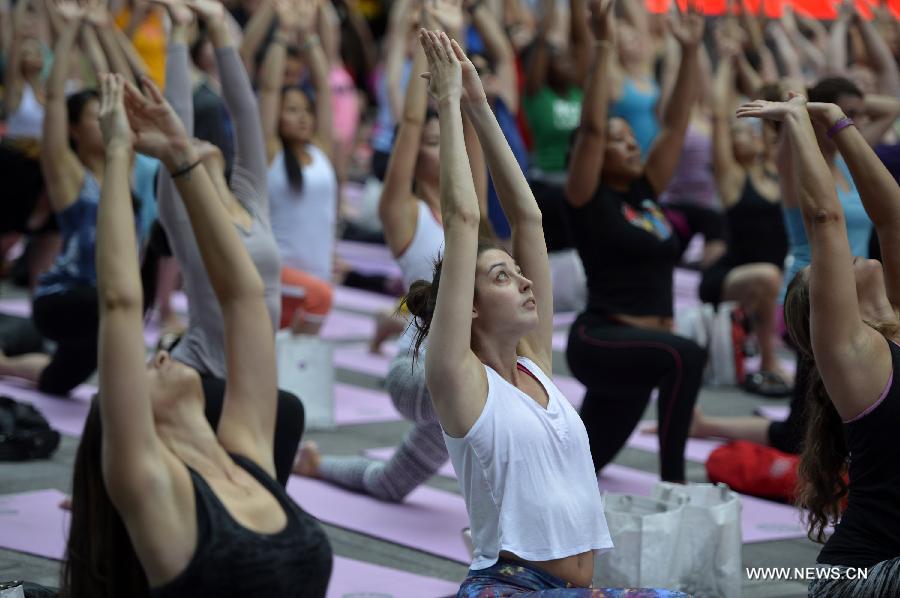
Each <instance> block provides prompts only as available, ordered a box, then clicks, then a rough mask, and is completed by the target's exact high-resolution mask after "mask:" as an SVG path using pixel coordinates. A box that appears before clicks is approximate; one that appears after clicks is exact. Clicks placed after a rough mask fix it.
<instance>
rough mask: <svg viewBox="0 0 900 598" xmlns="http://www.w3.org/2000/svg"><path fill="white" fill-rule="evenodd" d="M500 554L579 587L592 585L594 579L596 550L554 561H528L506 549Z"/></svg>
mask: <svg viewBox="0 0 900 598" xmlns="http://www.w3.org/2000/svg"><path fill="white" fill-rule="evenodd" d="M500 556H501V557H502V558H505V559H509V560H511V561H519V562H520V563H524V564H526V565H528V566H529V567H533V568H535V569H540V570H541V571H545V572H547V573H549V574H550V575H553V576H554V577H558V578H560V579H562V580H565V581H567V582H569V583H570V584H572V585H574V586H576V587H579V588H589V587H591V583H592V582H593V580H594V552H593V551H592V550H589V551H587V552H582V553H581V554H575V555H572V556H567V557H565V558H562V559H554V560H552V561H527V560H525V559H521V558H519V557H517V556H516V555H514V554H513V553H511V552H507V551H505V550H503V551H501V552H500Z"/></svg>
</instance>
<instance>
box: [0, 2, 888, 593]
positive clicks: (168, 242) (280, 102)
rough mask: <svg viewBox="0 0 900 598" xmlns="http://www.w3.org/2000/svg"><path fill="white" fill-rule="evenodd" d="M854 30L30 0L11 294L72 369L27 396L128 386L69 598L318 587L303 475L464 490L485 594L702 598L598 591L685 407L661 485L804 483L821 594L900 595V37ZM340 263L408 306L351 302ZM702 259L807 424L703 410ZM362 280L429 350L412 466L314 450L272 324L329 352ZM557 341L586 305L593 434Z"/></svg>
mask: <svg viewBox="0 0 900 598" xmlns="http://www.w3.org/2000/svg"><path fill="white" fill-rule="evenodd" d="M867 6H868V5H867ZM894 8H896V7H894ZM836 11H837V13H836V15H835V16H834V18H833V19H829V20H828V21H827V22H823V21H819V20H816V19H814V18H811V17H808V16H805V15H802V14H800V13H799V12H796V13H795V12H794V10H793V9H792V8H791V7H790V5H788V4H785V5H784V6H782V7H781V8H780V14H779V16H777V17H775V16H771V15H769V16H767V15H755V14H752V13H751V11H750V10H749V7H747V6H745V5H743V4H741V5H734V4H733V3H731V2H729V3H728V5H727V7H726V10H725V12H724V13H723V14H720V15H704V14H702V13H701V11H700V9H699V7H698V6H696V5H695V4H694V3H693V2H692V1H691V0H688V2H687V3H686V4H685V5H682V6H679V4H678V3H676V2H673V3H672V7H671V8H670V9H669V10H668V12H663V13H659V14H657V13H652V12H650V11H648V9H647V8H646V7H645V5H644V3H643V2H641V0H588V1H586V0H567V1H561V0H540V2H533V1H528V0H525V1H516V0H504V1H503V2H500V1H497V0H393V2H390V3H386V4H383V3H379V2H375V1H372V2H357V1H356V0H226V1H220V0H152V1H149V2H148V1H147V0H120V1H118V2H116V1H115V0H114V1H113V3H112V4H107V3H106V2H105V1H104V0H84V1H81V2H76V0H16V2H15V3H14V4H11V3H10V2H8V1H7V2H4V5H3V7H2V10H0V18H2V23H0V36H2V48H3V54H2V58H3V62H2V67H3V77H4V78H3V113H4V119H5V120H4V123H5V128H4V134H3V138H2V142H0V171H2V174H0V177H2V180H3V182H4V185H5V188H6V189H7V191H6V192H5V199H4V201H3V203H2V217H0V221H2V229H0V250H2V252H3V255H2V258H3V262H2V272H3V274H4V276H9V277H11V278H14V279H18V280H19V281H20V283H21V284H22V285H24V286H25V287H27V288H28V289H29V293H30V298H31V321H30V323H29V325H30V326H32V327H33V328H34V329H35V330H36V331H37V332H38V333H39V334H40V335H41V336H42V337H43V338H45V339H46V340H48V341H52V343H51V345H50V346H52V351H50V352H40V351H31V350H20V349H19V348H18V347H17V343H14V342H12V340H11V339H5V338H0V377H17V378H20V379H24V380H27V381H30V382H31V383H33V384H34V385H35V387H36V388H37V389H38V390H40V391H41V392H44V393H47V394H52V395H58V396H60V399H59V400H67V399H66V398H65V396H66V395H67V394H68V393H69V392H70V391H72V390H73V389H74V388H75V387H77V386H78V385H80V384H82V383H83V382H85V381H87V380H88V379H90V378H91V377H92V376H94V375H95V372H96V376H97V380H98V386H99V391H98V393H97V396H96V397H95V398H94V401H93V403H92V405H91V410H90V413H89V416H88V419H87V423H86V425H85V428H84V431H83V435H82V437H81V440H80V444H79V448H78V452H77V456H76V461H75V465H74V473H73V482H72V497H71V501H70V502H71V504H70V508H71V510H72V523H71V529H70V532H69V537H68V549H67V554H66V561H65V564H64V567H63V574H62V578H61V580H60V585H61V587H60V595H61V596H64V597H72V598H83V597H106V596H108V597H112V596H150V595H152V596H159V597H168V596H172V597H175V596H256V595H260V596H262V595H273V596H275V595H277V596H304V597H321V596H324V595H325V592H326V590H327V587H328V583H329V578H330V574H331V568H332V552H331V547H330V544H329V540H328V537H327V535H326V534H325V532H324V530H323V528H322V527H321V525H320V524H319V523H318V522H317V521H316V519H315V518H313V517H312V516H311V515H309V514H308V513H306V512H305V511H304V510H303V509H302V508H300V506H298V505H297V504H296V503H295V502H294V501H293V499H292V498H291V497H290V496H288V494H287V492H286V490H285V486H286V484H287V481H288V479H289V476H290V475H291V474H292V473H294V474H298V475H302V476H308V477H315V478H318V479H320V480H324V481H326V482H328V483H332V484H337V485H340V486H342V487H344V488H347V489H350V490H352V491H356V492H361V493H365V494H368V495H371V496H373V497H376V498H377V499H380V500H384V501H392V502H400V501H403V500H404V498H405V497H406V496H407V495H408V494H409V493H410V492H411V491H412V490H414V489H415V488H416V487H418V486H420V485H421V484H423V483H424V482H426V481H427V480H428V479H429V478H430V477H431V476H433V475H434V474H435V473H436V472H437V471H438V469H439V468H440V467H441V466H442V465H444V464H445V463H446V462H447V461H448V460H450V461H451V462H452V464H453V467H454V469H455V470H456V472H457V473H458V474H459V485H460V491H461V493H462V495H463V497H464V499H465V504H466V508H467V511H468V515H469V519H470V522H471V537H472V547H473V557H472V563H471V569H470V571H469V574H468V576H467V578H466V579H465V581H464V582H463V583H462V585H461V587H460V589H459V593H458V596H460V597H472V598H475V597H491V596H522V597H525V596H537V595H545V594H544V593H543V592H548V594H546V595H551V594H552V595H553V596H572V597H579V596H635V597H637V596H678V595H683V594H680V593H679V592H676V591H672V590H667V589H664V588H643V589H623V588H618V589H617V588H604V589H599V588H591V583H592V580H593V579H594V573H595V572H594V566H595V556H596V555H597V554H599V553H602V552H604V551H608V550H615V547H614V546H613V541H612V539H611V536H610V531H609V529H608V527H607V523H606V519H605V517H604V511H603V502H602V499H601V490H602V488H600V487H598V483H597V474H598V472H600V471H601V470H602V469H603V468H604V467H605V466H606V465H608V464H609V463H611V462H612V461H613V459H614V458H615V457H616V455H617V454H618V453H619V452H620V451H621V449H622V448H623V446H625V444H626V442H627V441H628V439H629V437H630V436H631V435H632V433H633V432H634V431H635V429H636V427H637V426H638V423H639V421H640V420H641V418H642V417H643V416H644V413H645V411H646V410H647V407H648V405H649V404H650V402H651V395H652V394H653V392H654V391H656V392H657V401H656V410H657V423H656V426H655V432H656V434H657V435H658V437H659V447H660V450H659V455H660V462H659V476H660V478H661V479H662V480H663V481H667V482H675V483H686V482H687V475H686V472H685V468H686V465H685V447H686V444H687V442H688V438H689V437H691V436H715V437H720V438H726V439H741V440H748V441H752V442H755V443H758V444H760V445H769V446H772V447H775V448H778V449H780V450H781V451H784V452H787V453H792V454H796V455H799V471H798V474H799V488H798V492H797V506H798V508H800V509H802V510H803V511H804V512H805V513H806V516H807V520H808V524H809V536H810V538H811V539H813V540H815V541H818V542H822V543H824V547H823V549H822V551H821V553H820V554H819V557H818V559H817V563H818V564H819V565H822V566H828V567H837V568H850V567H866V568H868V570H869V573H868V576H867V578H865V579H853V578H852V577H851V578H842V579H833V578H829V579H821V580H817V581H814V582H812V583H811V584H810V586H809V595H810V596H815V597H819V596H839V597H842V596H847V597H850V596H852V597H858V596H873V597H874V596H894V595H898V594H900V511H898V508H900V507H898V505H900V466H898V463H900V449H898V447H897V444H896V443H894V442H892V433H893V430H894V428H896V426H897V424H898V423H900V396H895V395H897V394H898V391H897V389H896V388H895V380H894V375H893V372H894V370H895V366H896V365H898V364H900V316H898V314H900V311H898V309H900V307H898V306H900V269H898V268H900V265H898V264H895V263H894V260H895V259H900V253H898V258H892V257H891V255H894V252H900V187H898V179H900V138H898V137H900V127H898V126H897V125H898V122H900V21H898V16H897V15H896V14H894V13H892V12H891V9H890V7H888V6H881V5H877V6H874V7H872V6H868V8H866V9H865V11H864V12H861V9H860V8H859V7H857V6H856V5H855V4H853V3H851V2H845V3H844V4H841V5H840V6H838V7H837V9H836ZM351 189H355V190H356V191H354V192H351ZM360 189H364V191H363V192H359V190H360ZM351 198H356V199H355V201H353V200H351ZM895 237H896V238H895ZM342 238H343V239H354V240H359V239H364V240H366V241H367V242H372V243H382V244H384V245H386V246H387V248H388V250H389V252H390V255H391V256H392V257H393V258H394V260H395V261H396V263H397V265H398V266H399V269H400V271H401V273H402V277H401V278H402V279H401V280H399V281H395V280H391V279H390V277H385V276H372V275H370V274H365V273H360V272H356V271H354V270H353V268H352V267H351V266H350V265H348V264H346V263H344V262H342V260H341V259H340V258H339V257H338V256H337V252H336V247H337V243H338V241H339V240H340V239H342ZM695 240H696V243H693V246H694V247H695V248H696V249H697V250H696V251H694V252H689V251H687V250H688V247H689V246H690V245H692V242H693V241H695ZM13 248H24V251H23V252H22V253H21V255H20V256H18V257H16V256H15V255H14V253H15V252H13V251H12V249H13ZM676 267H684V268H692V269H695V270H699V273H700V284H699V288H698V299H699V300H701V301H702V302H703V303H707V304H712V305H714V306H716V307H718V308H721V306H723V305H726V304H728V305H731V306H736V308H739V310H740V313H743V314H744V315H745V318H743V320H741V321H740V325H741V326H743V327H745V328H746V330H747V331H748V332H750V333H751V334H752V337H753V338H754V339H755V344H756V347H757V348H758V352H759V356H760V359H759V363H760V366H759V369H758V370H757V371H754V372H751V373H749V374H747V376H746V377H745V380H744V381H743V387H744V389H745V390H746V391H748V392H751V393H755V394H758V395H762V396H767V397H787V396H790V397H791V403H790V414H789V417H788V418H787V420H785V421H781V422H774V421H769V420H767V419H765V418H762V417H734V416H732V417H727V416H715V417H714V416H711V415H708V414H706V413H704V412H703V411H701V410H700V409H699V408H698V407H697V406H696V403H697V398H698V394H699V392H700V390H701V386H702V385H703V382H704V372H705V371H706V370H707V368H708V367H709V366H708V350H707V347H706V346H704V345H702V344H700V343H699V342H698V339H692V338H687V337H685V336H681V335H679V334H677V333H676V332H675V320H676V319H677V318H678V317H679V313H678V310H677V309H676V305H675V303H676V302H675V290H674V282H673V281H674V272H675V269H676ZM339 284H344V285H352V286H361V287H364V288H367V289H370V290H377V291H380V292H386V293H388V294H390V293H391V292H393V294H394V295H396V296H397V297H398V299H399V298H400V297H402V299H400V300H399V301H398V305H399V307H398V310H397V312H396V313H391V314H384V315H383V316H382V317H380V318H379V324H378V331H377V333H376V336H377V338H376V339H374V340H373V343H372V346H373V350H378V347H379V346H380V345H381V344H382V342H383V341H384V340H385V339H386V338H388V337H390V336H392V335H396V336H399V338H398V339H397V341H396V343H397V346H398V351H397V355H396V357H394V358H393V360H392V362H391V364H390V368H389V371H388V374H387V377H386V379H385V386H386V388H387V390H388V393H389V395H390V397H391V400H392V401H393V403H394V405H395V407H396V408H397V410H398V411H399V412H400V413H401V414H402V415H403V416H404V417H405V418H406V419H408V420H409V421H410V422H411V423H412V424H413V425H412V427H410V428H409V431H408V432H407V433H406V435H405V437H404V439H403V441H402V443H401V445H400V446H399V447H397V450H396V452H395V453H394V454H393V456H392V457H391V458H390V460H388V461H378V460H373V459H368V458H365V457H345V456H334V455H327V454H322V453H321V452H320V451H319V449H318V448H317V447H316V446H315V445H314V444H312V443H305V444H301V437H302V434H303V430H304V409H303V403H302V401H303V399H304V397H297V396H296V395H295V394H293V393H290V392H287V391H285V390H280V389H279V388H278V383H277V382H278V377H277V372H276V345H275V333H276V332H277V331H278V330H282V329H288V330H290V331H291V333H293V334H295V335H307V336H316V335H318V334H319V333H320V331H321V329H322V325H323V323H324V322H325V321H326V319H327V318H328V315H329V312H330V311H331V309H332V303H333V294H334V290H335V286H336V285H339ZM179 288H180V289H181V290H182V291H183V293H184V295H185V296H186V298H187V305H188V311H187V317H186V320H181V317H180V316H179V315H178V313H177V311H176V310H175V309H174V308H173V306H172V301H173V294H174V293H175V291H176V290H177V289H179ZM554 312H575V313H577V317H575V319H574V322H573V324H572V325H571V328H570V329H569V333H568V338H567V342H566V348H565V351H564V355H563V356H564V358H565V361H566V364H567V366H568V369H569V370H570V371H571V373H572V374H573V375H574V377H575V378H577V380H578V381H579V382H581V383H582V384H583V385H584V387H585V388H586V394H585V396H584V399H583V403H582V406H581V408H580V410H576V409H575V408H574V407H573V406H572V404H571V403H570V402H569V400H567V397H565V396H564V395H563V393H562V392H561V391H560V389H559V388H558V387H557V386H556V384H554V382H553V379H552V376H553V373H554V349H553V333H554V323H553V316H554ZM149 322H153V323H154V324H155V325H158V326H160V327H161V328H162V330H163V334H162V336H161V338H160V343H159V344H160V346H159V347H158V348H157V350H156V351H155V352H154V353H153V354H152V356H151V357H150V358H149V360H148V351H147V348H146V343H145V338H144V326H145V324H147V323H149ZM786 354H796V357H797V368H796V375H795V376H792V375H791V373H789V371H787V370H788V368H785V367H784V366H783V365H782V361H781V360H780V359H779V357H780V356H784V355H786ZM556 357H557V360H558V359H559V357H561V356H560V354H559V353H558V352H557V354H556ZM557 369H558V368H557ZM569 398H572V397H569ZM831 525H834V531H833V533H831V534H830V535H829V536H827V535H826V533H825V532H826V529H828V528H829V526H831ZM810 565H813V563H810Z"/></svg>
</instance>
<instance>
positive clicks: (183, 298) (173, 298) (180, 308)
mask: <svg viewBox="0 0 900 598" xmlns="http://www.w3.org/2000/svg"><path fill="white" fill-rule="evenodd" d="M169 305H171V306H172V310H173V311H175V312H176V313H179V314H186V313H187V312H188V300H187V295H185V294H184V293H183V292H182V291H173V292H172V294H171V295H170V297H169Z"/></svg>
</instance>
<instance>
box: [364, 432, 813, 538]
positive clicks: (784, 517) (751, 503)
mask: <svg viewBox="0 0 900 598" xmlns="http://www.w3.org/2000/svg"><path fill="white" fill-rule="evenodd" d="M394 450H395V449H394V447H387V448H380V449H368V450H366V451H365V455H366V456H368V457H371V458H373V459H383V460H386V459H389V458H390V456H391V455H392V454H393V453H394ZM438 473H439V474H440V475H443V476H446V477H456V475H455V472H454V471H453V466H452V465H449V464H446V465H444V466H443V467H441V469H440V470H438ZM658 481H659V476H657V475H656V474H654V473H649V472H646V471H640V470H637V469H632V468H630V467H624V466H622V465H616V464H615V463H611V464H609V465H607V466H606V467H604V468H603V470H602V471H601V472H600V476H599V478H598V483H599V484H600V490H601V491H602V492H616V493H619V494H634V495H636V496H649V495H650V494H651V493H652V492H653V488H654V487H655V486H656V483H657V482H658ZM739 496H740V497H741V504H742V509H741V531H742V535H743V541H744V543H745V544H750V543H753V542H768V541H771V540H786V539H790V538H803V537H806V528H805V527H804V525H803V523H802V522H801V520H800V511H799V510H798V509H796V508H794V507H792V506H789V505H783V504H780V503H776V502H772V501H768V500H763V499H761V498H754V497H752V496H745V495H743V494H741V495H739Z"/></svg>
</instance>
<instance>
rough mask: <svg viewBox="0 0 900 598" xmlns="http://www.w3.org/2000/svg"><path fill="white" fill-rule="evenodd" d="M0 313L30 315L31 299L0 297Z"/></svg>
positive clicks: (23, 316)
mask: <svg viewBox="0 0 900 598" xmlns="http://www.w3.org/2000/svg"><path fill="white" fill-rule="evenodd" d="M0 313H4V314H8V315H10V316H18V317H20V318H30V317H31V301H29V300H28V299H26V298H24V297H23V298H19V299H0Z"/></svg>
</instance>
